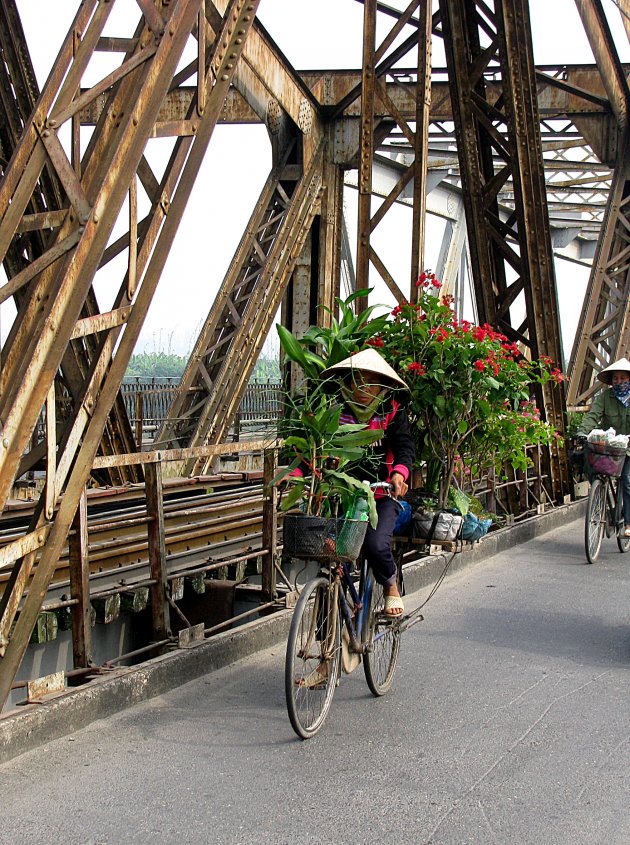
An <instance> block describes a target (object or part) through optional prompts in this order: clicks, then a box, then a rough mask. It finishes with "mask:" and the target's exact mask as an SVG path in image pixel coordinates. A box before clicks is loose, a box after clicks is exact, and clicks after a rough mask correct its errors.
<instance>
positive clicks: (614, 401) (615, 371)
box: [578, 358, 630, 537]
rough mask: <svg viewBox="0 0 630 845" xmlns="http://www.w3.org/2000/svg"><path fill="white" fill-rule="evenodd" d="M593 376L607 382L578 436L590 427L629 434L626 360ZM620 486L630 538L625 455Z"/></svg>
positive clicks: (629, 468) (629, 464)
mask: <svg viewBox="0 0 630 845" xmlns="http://www.w3.org/2000/svg"><path fill="white" fill-rule="evenodd" d="M597 378H598V379H599V381H601V382H603V383H604V384H606V385H609V387H608V390H604V391H602V392H601V393H599V394H598V395H597V396H596V397H595V399H594V400H593V403H592V405H591V407H590V409H589V411H588V413H586V414H585V415H584V416H583V417H582V420H581V422H580V432H579V435H578V436H582V437H584V436H586V435H587V434H588V432H589V431H592V430H593V429H594V428H603V429H608V428H614V429H615V432H616V433H617V434H630V361H628V359H627V358H620V359H619V360H618V361H615V362H614V363H613V364H611V365H610V366H608V367H606V369H604V370H602V371H601V372H600V373H599V374H598V376H597ZM621 483H622V486H623V519H624V523H625V531H624V533H625V536H626V537H630V458H628V457H626V461H625V463H624V465H623V471H622V473H621Z"/></svg>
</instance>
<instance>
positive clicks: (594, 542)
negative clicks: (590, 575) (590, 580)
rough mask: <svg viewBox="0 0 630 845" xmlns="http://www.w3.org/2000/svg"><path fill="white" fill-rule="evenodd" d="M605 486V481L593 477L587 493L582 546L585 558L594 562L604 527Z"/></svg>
mask: <svg viewBox="0 0 630 845" xmlns="http://www.w3.org/2000/svg"><path fill="white" fill-rule="evenodd" d="M606 487H607V483H606V482H603V481H602V480H601V479H600V478H595V479H594V480H593V483H592V484H591V489H590V492H589V494H588V504H587V506H586V522H585V524H584V546H585V549H586V559H587V560H588V562H589V563H595V561H596V560H597V558H598V557H599V550H600V549H601V546H602V539H603V536H604V529H605V527H606Z"/></svg>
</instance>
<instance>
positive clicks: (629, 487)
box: [619, 458, 630, 525]
mask: <svg viewBox="0 0 630 845" xmlns="http://www.w3.org/2000/svg"><path fill="white" fill-rule="evenodd" d="M619 480H620V481H621V486H622V487H623V521H624V522H625V524H626V525H630V458H626V460H625V462H624V465H623V470H622V471H621V478H620V479H619Z"/></svg>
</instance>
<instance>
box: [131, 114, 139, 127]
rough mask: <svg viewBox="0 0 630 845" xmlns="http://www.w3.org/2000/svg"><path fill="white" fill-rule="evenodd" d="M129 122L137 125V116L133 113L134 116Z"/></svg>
mask: <svg viewBox="0 0 630 845" xmlns="http://www.w3.org/2000/svg"><path fill="white" fill-rule="evenodd" d="M131 122H132V123H133V125H134V126H137V125H138V118H137V116H136V115H135V114H134V116H133V117H132V118H131Z"/></svg>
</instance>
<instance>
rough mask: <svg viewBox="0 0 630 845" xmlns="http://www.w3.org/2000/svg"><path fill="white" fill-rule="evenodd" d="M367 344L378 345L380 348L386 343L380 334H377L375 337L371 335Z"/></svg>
mask: <svg viewBox="0 0 630 845" xmlns="http://www.w3.org/2000/svg"><path fill="white" fill-rule="evenodd" d="M367 345H368V346H377V347H379V349H380V348H381V347H383V346H385V344H384V343H383V338H382V337H381V336H380V335H376V336H375V337H371V338H370V339H369V340H368V342H367Z"/></svg>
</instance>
